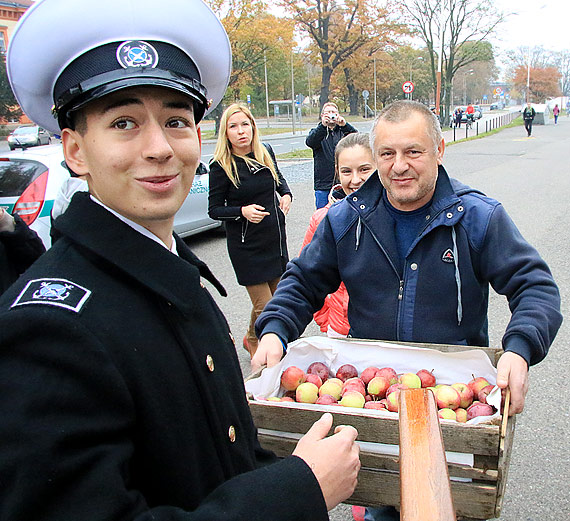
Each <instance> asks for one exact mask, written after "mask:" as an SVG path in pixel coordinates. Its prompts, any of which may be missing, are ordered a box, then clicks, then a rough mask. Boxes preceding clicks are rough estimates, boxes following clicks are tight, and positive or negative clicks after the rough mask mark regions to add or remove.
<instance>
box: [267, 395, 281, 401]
mask: <svg viewBox="0 0 570 521" xmlns="http://www.w3.org/2000/svg"><path fill="white" fill-rule="evenodd" d="M266 400H267V401H268V402H280V401H281V398H279V396H270V397H269V398H266Z"/></svg>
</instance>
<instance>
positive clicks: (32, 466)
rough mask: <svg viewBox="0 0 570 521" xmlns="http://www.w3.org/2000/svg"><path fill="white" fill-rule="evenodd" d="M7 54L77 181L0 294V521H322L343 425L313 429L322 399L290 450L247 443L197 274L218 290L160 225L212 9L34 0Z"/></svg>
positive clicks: (214, 35)
mask: <svg viewBox="0 0 570 521" xmlns="http://www.w3.org/2000/svg"><path fill="white" fill-rule="evenodd" d="M76 28H77V29H76ZM79 28H80V29H79ZM7 63H8V71H9V76H10V80H11V83H12V86H13V89H14V91H15V93H16V96H17V99H18V101H19V102H20V104H21V106H22V108H23V109H24V111H25V112H26V113H27V114H28V115H29V116H30V118H31V119H32V120H34V121H35V122H36V123H38V124H40V125H41V126H42V127H45V128H49V129H50V130H52V131H58V132H59V131H60V132H61V136H62V142H63V147H64V152H65V157H66V161H67V163H68V165H69V166H70V168H71V169H72V170H73V171H74V172H75V173H77V174H78V175H80V176H82V177H84V178H85V179H86V180H87V182H88V184H89V193H79V194H76V195H75V196H74V197H73V199H72V201H71V203H70V206H69V208H68V210H67V211H66V212H65V213H64V214H63V215H62V216H61V217H59V218H58V219H57V220H56V222H55V224H54V225H55V226H56V228H57V231H58V233H59V234H60V236H61V238H60V239H59V240H58V241H57V243H56V244H55V245H54V246H53V247H52V248H51V249H50V250H49V251H48V252H47V253H46V254H45V256H43V257H42V259H40V261H39V262H37V263H36V264H35V265H34V266H33V267H32V268H31V269H30V270H29V271H28V272H27V273H26V274H25V275H24V276H23V278H22V279H21V282H18V283H17V284H16V285H14V286H13V287H12V288H11V289H10V290H9V291H8V292H7V293H6V294H5V295H4V296H3V298H2V299H0V348H1V352H2V354H1V356H0V416H1V417H2V421H1V422H0V439H1V440H2V443H1V444H0V482H1V483H2V486H1V487H0V519H10V520H11V521H17V520H25V521H29V520H32V519H34V520H39V519H42V520H58V521H62V520H74V521H78V520H81V521H87V520H105V521H108V520H111V519H113V520H125V521H126V520H134V519H136V520H143V519H154V520H160V519H168V520H174V519H179V520H183V519H184V520H208V521H212V520H218V519H219V520H222V519H224V520H228V519H233V520H246V519H247V520H252V519H253V520H255V519H259V520H264V521H266V520H268V519H271V520H291V521H293V520H295V521H298V520H303V519H306V520H311V521H315V520H323V521H324V520H326V519H328V515H327V509H330V508H332V507H333V506H335V505H336V504H338V503H339V502H340V501H343V500H344V499H346V498H347V497H348V496H350V494H351V493H352V492H353V490H354V487H355V485H356V478H357V474H358V470H359V467H360V462H359V458H358V447H357V445H356V444H355V441H354V440H355V437H356V431H355V430H354V429H353V428H351V427H345V428H339V429H337V433H335V434H334V435H332V436H330V437H327V438H325V436H326V435H327V434H328V431H329V429H330V427H331V424H332V418H331V417H330V415H326V416H325V417H323V418H322V419H321V420H319V421H318V422H317V423H315V425H314V426H313V427H312V428H311V430H310V431H309V433H308V434H307V435H306V436H305V437H304V438H302V439H301V440H300V442H299V444H298V445H297V448H296V449H295V452H294V455H293V456H291V457H289V458H286V459H284V460H282V461H280V462H276V460H275V457H274V456H273V455H272V454H271V453H268V452H265V451H263V450H262V449H261V448H260V446H259V444H258V441H257V437H256V432H255V427H254V425H253V422H252V418H251V416H250V414H249V409H248V406H247V402H246V399H245V393H244V387H243V381H242V378H241V371H240V368H239V364H238V360H237V355H236V353H235V346H234V343H233V338H232V336H231V334H230V332H229V329H228V326H227V323H226V321H225V319H224V317H223V315H222V313H221V312H220V310H219V309H218V308H217V306H216V304H215V303H214V301H213V299H212V297H211V296H210V294H209V293H208V291H207V290H206V289H205V288H204V286H203V284H202V283H201V282H200V277H203V278H204V279H206V280H208V281H209V282H211V283H212V284H213V286H214V287H216V289H217V290H218V291H220V292H221V293H225V292H224V289H223V288H222V287H221V285H220V284H219V282H218V281H217V280H216V279H215V278H214V276H213V275H212V273H211V272H210V271H209V269H208V268H207V267H206V265H205V264H204V263H202V262H201V261H199V260H198V259H197V258H196V257H195V256H194V255H193V254H192V253H191V252H190V251H189V250H188V248H187V247H186V246H185V245H184V243H183V242H182V241H181V240H180V239H179V238H178V237H176V236H174V235H173V231H172V223H173V217H174V214H175V212H176V211H177V210H178V208H179V206H180V205H181V204H182V201H183V200H184V199H185V197H186V195H187V193H188V190H189V188H190V186H191V184H192V179H193V174H194V172H195V170H196V167H197V164H198V160H199V154H200V151H199V150H200V147H199V142H198V136H197V130H196V124H197V123H198V122H199V121H200V119H201V118H202V116H203V115H204V112H205V111H206V110H207V107H208V104H209V102H208V99H209V98H212V99H213V102H214V103H217V102H218V101H219V100H220V99H221V97H222V95H223V93H224V90H225V88H226V85H227V81H228V77H229V71H230V63H231V55H230V51H229V44H228V41H227V36H226V34H225V32H224V30H223V28H222V26H221V24H220V23H219V21H218V20H217V19H216V17H215V16H214V15H213V13H212V12H211V10H210V9H209V8H208V7H206V6H205V4H203V3H202V1H201V0H167V1H166V2H164V3H162V4H161V5H160V6H158V7H157V4H156V2H152V1H150V0H139V1H138V2H137V3H136V4H135V3H133V2H127V1H123V2H114V1H112V0H100V1H99V2H83V3H81V5H80V6H79V5H78V4H77V2H75V1H73V0H43V1H39V2H36V3H35V4H34V5H33V6H32V7H31V8H30V9H29V11H28V12H27V13H26V15H25V16H24V17H23V18H22V20H21V22H20V24H19V26H18V27H17V28H16V30H15V32H14V35H13V38H12V41H11V47H10V50H9V54H8V62H7ZM52 105H53V115H52ZM53 116H56V117H57V122H58V123H59V124H58V123H56V120H55V119H53Z"/></svg>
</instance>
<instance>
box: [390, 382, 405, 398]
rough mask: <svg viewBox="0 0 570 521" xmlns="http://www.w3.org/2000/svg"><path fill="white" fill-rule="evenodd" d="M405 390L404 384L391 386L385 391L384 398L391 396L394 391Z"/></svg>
mask: <svg viewBox="0 0 570 521" xmlns="http://www.w3.org/2000/svg"><path fill="white" fill-rule="evenodd" d="M401 389H407V387H406V386H405V385H404V384H393V385H391V386H390V387H388V389H387V390H386V398H388V395H389V394H392V393H393V392H394V391H396V390H401Z"/></svg>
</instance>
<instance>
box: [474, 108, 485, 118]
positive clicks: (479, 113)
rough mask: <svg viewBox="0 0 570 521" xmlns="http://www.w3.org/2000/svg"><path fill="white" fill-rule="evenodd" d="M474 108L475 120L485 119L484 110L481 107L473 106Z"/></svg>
mask: <svg viewBox="0 0 570 521" xmlns="http://www.w3.org/2000/svg"><path fill="white" fill-rule="evenodd" d="M473 108H474V109H475V112H474V113H473V116H474V117H475V119H481V118H482V117H483V110H482V109H481V107H480V106H479V105H473Z"/></svg>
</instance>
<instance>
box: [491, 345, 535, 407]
mask: <svg viewBox="0 0 570 521" xmlns="http://www.w3.org/2000/svg"><path fill="white" fill-rule="evenodd" d="M497 385H498V386H499V387H500V388H501V389H503V395H504V391H505V390H506V388H507V387H509V388H510V389H511V405H510V407H509V416H514V415H515V414H518V413H520V412H522V410H523V408H524V399H525V396H526V393H527V391H528V364H527V363H526V360H525V359H524V358H523V357H522V356H520V355H517V354H516V353H513V352H511V351H507V352H506V353H504V354H503V355H502V356H501V358H499V363H498V364H497Z"/></svg>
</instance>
